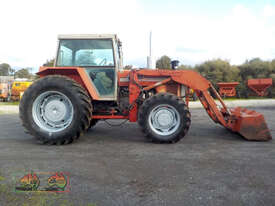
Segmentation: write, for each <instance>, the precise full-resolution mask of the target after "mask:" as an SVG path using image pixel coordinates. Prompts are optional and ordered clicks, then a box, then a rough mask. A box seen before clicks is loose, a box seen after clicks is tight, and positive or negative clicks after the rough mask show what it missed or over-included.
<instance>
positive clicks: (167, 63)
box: [156, 55, 171, 69]
mask: <svg viewBox="0 0 275 206" xmlns="http://www.w3.org/2000/svg"><path fill="white" fill-rule="evenodd" d="M156 67H157V68H158V69H171V59H170V58H169V57H168V56H166V55H164V56H162V57H160V58H159V59H158V60H157V62H156Z"/></svg>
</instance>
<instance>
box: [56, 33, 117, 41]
mask: <svg viewBox="0 0 275 206" xmlns="http://www.w3.org/2000/svg"><path fill="white" fill-rule="evenodd" d="M58 39H59V40H60V39H117V35H116V34H61V35H58Z"/></svg>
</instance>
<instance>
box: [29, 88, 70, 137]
mask: <svg viewBox="0 0 275 206" xmlns="http://www.w3.org/2000/svg"><path fill="white" fill-rule="evenodd" d="M73 114H74V109H73V105H72V102H71V101H70V99H69V98H68V97H67V96H66V95H64V94H63V93H61V92H57V91H47V92H44V93H42V94H40V95H39V96H38V97H37V98H36V99H35V101H34V103H33V106H32V116H33V120H34V122H35V123H36V124H37V126H39V127H40V128H42V129H43V130H45V131H47V132H59V131H62V130H64V129H65V128H67V127H68V126H69V125H70V124H71V122H72V120H73Z"/></svg>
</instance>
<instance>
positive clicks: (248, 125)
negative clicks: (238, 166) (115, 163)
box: [137, 70, 272, 141]
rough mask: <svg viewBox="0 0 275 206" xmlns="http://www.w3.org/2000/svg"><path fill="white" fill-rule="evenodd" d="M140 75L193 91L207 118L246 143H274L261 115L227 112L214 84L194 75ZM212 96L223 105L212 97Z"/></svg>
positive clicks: (144, 72) (237, 110)
mask: <svg viewBox="0 0 275 206" xmlns="http://www.w3.org/2000/svg"><path fill="white" fill-rule="evenodd" d="M137 74H138V75H140V76H141V75H142V76H151V77H153V76H158V77H161V76H163V77H168V78H170V79H171V80H172V81H174V82H176V83H178V84H181V85H185V86H186V87H188V88H190V89H193V90H194V91H195V93H196V94H197V96H198V98H199V100H200V102H201V103H202V105H203V107H204V108H205V110H206V112H207V114H208V115H209V116H210V118H211V119H212V120H213V121H214V122H215V123H219V124H221V125H222V126H224V127H225V128H227V129H229V130H231V131H233V132H237V133H239V134H241V135H242V136H243V137H244V138H246V139H247V140H260V141H267V140H270V139H272V137H271V134H270V131H269V129H268V127H267V124H266V122H265V119H264V117H263V115H262V114H260V113H258V112H256V111H253V110H248V109H243V108H240V107H237V108H234V109H230V110H229V109H228V108H227V107H226V105H225V103H224V102H223V100H222V98H221V97H220V95H219V94H218V92H217V91H216V90H215V88H214V87H213V85H212V84H211V82H209V81H208V80H207V79H205V78H204V77H202V76H201V75H200V74H198V73H197V72H195V71H191V70H184V71H169V70H168V71H167V70H154V71H152V70H150V71H148V70H139V71H138V72H137ZM210 92H212V94H213V96H214V98H216V99H217V100H218V101H219V102H220V105H218V104H217V103H216V101H215V100H214V98H213V97H212V96H211V94H210Z"/></svg>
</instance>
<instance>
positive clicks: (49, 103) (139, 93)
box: [20, 35, 272, 144]
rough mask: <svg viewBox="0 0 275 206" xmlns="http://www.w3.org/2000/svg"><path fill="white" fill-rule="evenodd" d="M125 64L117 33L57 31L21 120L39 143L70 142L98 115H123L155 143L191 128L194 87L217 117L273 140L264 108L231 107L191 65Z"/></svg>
mask: <svg viewBox="0 0 275 206" xmlns="http://www.w3.org/2000/svg"><path fill="white" fill-rule="evenodd" d="M122 69H123V67H122V50H121V43H120V41H119V40H118V38H117V36H116V35H61V36H59V42H58V51H57V55H56V61H55V65H54V67H41V68H40V70H39V72H38V73H37V74H38V75H39V76H40V78H39V79H38V80H37V81H35V82H34V83H33V84H32V85H31V86H30V87H29V88H28V89H27V91H25V93H24V95H23V97H22V100H21V102H20V118H21V120H22V122H23V126H24V127H25V128H26V129H27V130H28V132H29V133H30V134H31V135H33V136H35V137H36V138H37V139H38V140H40V141H41V142H42V143H47V144H68V143H71V142H73V141H74V140H76V139H77V138H79V137H80V136H81V135H82V134H83V133H84V132H85V131H86V130H88V129H89V128H90V127H93V126H94V125H95V124H96V123H97V122H98V121H99V120H106V119H125V120H129V121H130V122H136V121H137V122H138V124H139V125H140V127H141V129H142V131H143V132H144V133H145V135H146V137H147V138H148V139H149V140H151V141H152V142H157V143H174V142H177V141H179V140H180V139H181V138H183V137H184V136H185V135H186V134H187V132H188V129H189V127H190V124H191V115H190V112H189V108H188V104H189V93H190V89H192V90H193V91H194V92H195V93H196V95H197V96H198V98H199V100H200V101H201V103H202V105H203V106H204V108H205V109H206V111H207V113H208V114H209V116H210V117H211V119H212V120H213V121H214V122H215V123H219V124H221V125H222V126H224V127H225V128H227V129H229V130H231V131H233V132H238V133H239V134H241V135H242V136H243V137H245V138H246V139H248V140H270V139H271V138H272V137H271V134H270V132H269V130H268V128H267V125H266V123H265V120H264V117H263V115H262V114H259V113H257V112H255V111H251V110H247V109H242V108H235V109H228V108H227V107H226V105H225V104H224V103H223V101H222V99H221V98H220V96H219V94H218V93H217V92H216V90H215V89H214V87H213V86H212V84H211V83H210V82H209V81H208V80H206V79H205V78H203V77H202V76H201V75H199V74H198V73H196V72H194V71H191V70H190V71H187V70H185V71H179V70H149V69H134V70H128V71H127V70H122ZM210 91H211V92H210ZM210 93H212V94H214V96H215V97H214V98H217V99H218V101H219V102H220V104H219V105H220V106H218V104H217V103H216V102H215V101H214V98H213V97H212V96H211V95H210Z"/></svg>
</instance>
